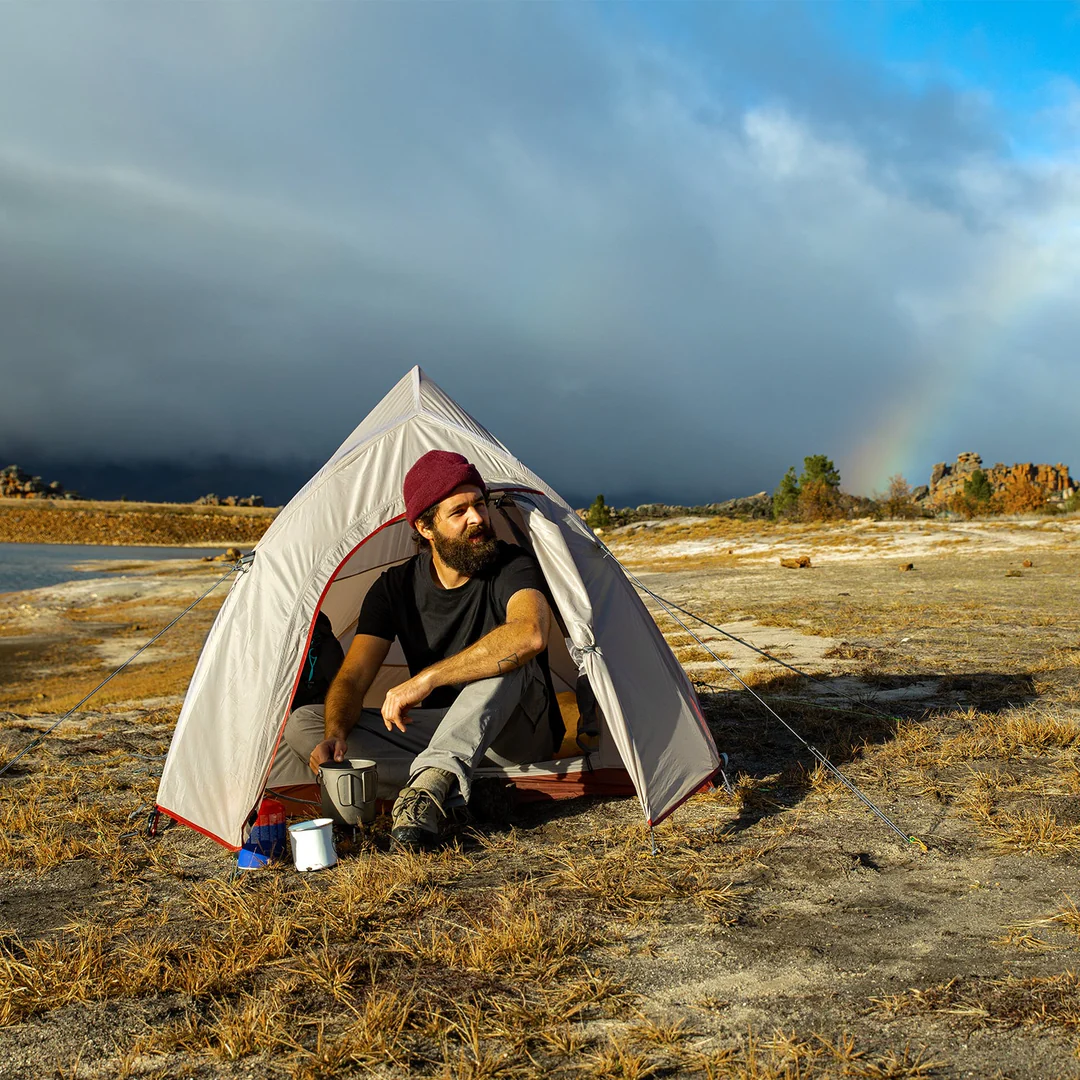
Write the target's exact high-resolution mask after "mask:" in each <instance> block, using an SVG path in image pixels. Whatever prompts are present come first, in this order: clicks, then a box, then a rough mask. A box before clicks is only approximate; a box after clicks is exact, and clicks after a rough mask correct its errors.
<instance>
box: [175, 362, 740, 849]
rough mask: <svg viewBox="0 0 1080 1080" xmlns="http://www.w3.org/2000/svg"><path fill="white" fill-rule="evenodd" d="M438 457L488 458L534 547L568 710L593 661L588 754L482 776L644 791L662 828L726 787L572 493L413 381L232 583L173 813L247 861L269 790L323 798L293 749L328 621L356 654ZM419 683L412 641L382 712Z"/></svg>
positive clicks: (393, 395)
mask: <svg viewBox="0 0 1080 1080" xmlns="http://www.w3.org/2000/svg"><path fill="white" fill-rule="evenodd" d="M432 449H444V450H455V451H458V452H459V453H462V454H464V455H465V456H466V457H467V458H468V459H469V460H470V461H472V462H473V463H475V465H476V466H477V468H478V469H479V470H480V473H481V475H482V476H483V477H484V480H485V482H486V483H487V485H488V489H489V491H490V492H491V495H492V498H493V500H494V504H495V509H494V511H493V513H492V524H493V525H494V526H495V528H496V532H497V533H498V534H499V536H500V538H502V539H504V540H508V541H510V542H512V543H519V544H522V545H524V546H527V547H529V548H531V549H532V552H533V554H534V555H535V557H536V559H537V561H538V563H539V565H540V568H541V570H542V571H543V573H544V576H545V578H546V580H547V583H548V586H549V589H550V592H551V597H552V599H553V601H554V608H555V613H556V617H557V621H558V623H559V628H560V630H561V631H562V633H561V634H560V633H556V632H554V630H553V633H552V635H551V641H550V645H549V656H550V663H551V669H552V676H553V679H554V681H555V686H556V690H557V691H558V692H559V697H560V701H563V700H564V699H565V698H566V697H567V695H572V692H573V690H574V687H575V684H576V681H577V676H578V672H579V666H578V664H579V663H580V664H581V665H582V667H583V668H584V671H585V673H586V674H587V675H588V678H589V683H590V684H591V687H592V690H593V692H594V694H595V697H596V701H597V705H598V714H599V718H600V725H599V735H598V739H596V740H593V742H594V743H595V745H593V746H590V747H589V748H588V749H586V750H580V751H578V752H574V753H572V754H570V756H567V757H561V758H559V759H557V760H553V761H547V762H537V763H535V764H534V765H530V766H526V767H521V768H517V769H497V768H492V769H484V770H482V771H481V775H484V774H488V775H491V774H498V775H502V776H505V777H506V778H507V779H508V780H510V781H512V782H513V783H514V784H515V785H517V786H518V787H521V788H523V789H531V790H533V791H537V792H543V793H545V794H547V795H550V796H552V797H559V796H561V795H573V794H579V793H581V792H588V791H605V790H606V791H612V790H625V791H630V790H633V791H636V793H637V796H638V798H639V799H640V801H641V806H642V809H643V811H644V814H645V819H646V821H647V822H648V823H649V824H650V825H655V824H656V823H657V822H659V821H660V820H661V819H663V818H664V817H666V816H667V815H668V814H669V813H671V811H672V810H674V809H675V808H676V807H677V806H678V805H679V804H680V803H681V802H682V801H683V800H685V799H686V798H688V797H689V796H690V795H691V794H693V792H694V791H696V790H697V789H698V788H700V787H701V786H702V785H703V784H705V783H707V782H708V781H709V780H711V779H712V777H713V776H715V775H716V773H717V771H718V769H719V764H720V761H719V755H718V754H717V751H716V747H715V745H714V743H713V740H712V737H711V735H710V734H709V731H708V728H707V726H706V724H705V720H704V718H703V716H702V715H701V711H700V709H699V707H698V704H697V699H696V697H695V695H694V691H693V688H692V687H691V686H690V683H689V681H688V679H687V677H686V674H685V673H684V672H683V670H682V668H681V667H680V665H679V663H678V661H677V660H676V659H675V657H674V655H673V654H672V652H671V649H670V648H669V647H668V645H667V642H666V641H665V640H664V638H663V635H662V634H661V633H660V631H659V630H658V629H657V627H656V624H655V623H654V622H653V620H652V618H651V617H650V615H649V613H648V612H647V610H646V609H645V606H644V604H642V602H641V600H640V599H639V598H638V596H637V594H636V592H635V591H634V588H633V586H632V585H631V584H630V582H629V581H627V579H626V577H625V575H624V574H623V571H622V569H621V568H620V567H619V565H618V564H617V563H616V562H615V561H614V560H613V559H612V558H611V557H610V556H608V555H607V553H606V551H605V549H604V548H603V547H602V545H601V544H600V543H599V542H598V541H597V539H596V538H595V537H594V536H593V534H592V533H591V531H590V530H589V529H588V527H587V526H586V525H585V524H584V523H583V522H582V521H581V520H580V518H578V516H577V515H576V514H575V513H574V511H573V510H572V509H571V508H570V507H569V506H568V505H567V503H566V502H564V501H563V500H562V499H561V498H560V497H559V496H558V495H557V494H556V492H555V491H553V490H552V489H551V488H549V487H548V486H547V485H546V484H545V483H544V482H543V481H542V480H541V479H540V478H539V477H537V476H536V475H535V474H534V473H532V472H530V471H529V469H527V468H526V467H525V466H524V465H523V464H522V463H521V462H520V461H519V460H518V459H517V458H516V457H514V455H513V454H512V453H511V452H510V451H509V450H508V449H507V448H506V447H505V446H503V445H502V443H500V442H499V441H498V440H497V439H496V438H495V437H494V436H492V435H491V434H490V433H489V432H487V431H486V430H485V429H484V428H483V427H481V426H480V425H479V424H478V423H477V422H476V421H475V420H473V418H472V417H471V416H469V415H468V414H467V413H466V412H465V411H464V410H462V409H461V408H460V407H459V406H458V405H456V404H455V403H454V402H453V401H452V400H451V399H450V398H449V397H448V396H447V395H446V394H445V393H443V391H442V390H440V389H439V387H438V386H436V385H435V384H434V383H433V382H432V381H431V380H430V379H428V378H427V377H426V376H425V375H424V373H423V372H422V371H421V370H420V369H419V368H413V369H412V371H410V372H409V374H408V375H406V376H405V378H403V379H402V380H401V381H400V382H399V383H398V384H397V385H396V386H395V387H394V388H393V389H392V390H391V391H390V392H389V393H388V394H387V395H386V397H385V398H383V400H382V401H381V402H380V403H379V404H378V405H377V406H376V407H375V408H374V409H373V410H372V411H371V413H370V414H369V415H368V416H367V418H366V419H365V420H364V421H363V422H362V423H361V424H360V426H359V427H357V428H356V430H355V431H354V432H353V433H352V434H351V435H350V436H349V437H348V438H347V439H346V440H345V442H344V443H342V445H341V446H340V447H339V448H338V450H337V451H336V453H335V454H334V455H333V457H331V459H330V460H329V461H328V462H327V463H326V465H325V466H323V468H322V469H320V470H319V472H318V473H317V474H316V475H315V476H314V477H312V479H311V480H310V481H309V482H308V483H307V484H306V485H305V486H304V487H303V488H302V489H301V490H300V491H299V492H298V493H297V495H296V496H295V497H294V498H293V499H292V500H291V501H290V502H289V504H288V505H287V506H286V507H285V508H284V509H283V510H282V511H281V513H280V514H278V516H277V518H276V519H275V520H274V522H273V524H272V525H271V526H270V528H269V529H268V530H267V531H266V534H265V535H264V536H263V538H262V539H261V540H260V541H259V542H258V544H257V545H256V547H255V555H254V559H253V560H252V561H251V563H250V565H249V566H248V567H247V568H246V570H245V571H244V572H242V573H241V574H240V575H239V576H238V577H237V579H236V580H235V581H234V582H233V585H232V588H231V590H230V592H229V595H228V597H227V598H226V600H225V603H224V604H223V605H222V607H221V610H220V612H219V613H218V616H217V619H216V620H215V622H214V625H213V627H212V628H211V630H210V634H209V636H208V637H207V640H206V644H205V646H204V648H203V651H202V655H201V656H200V658H199V662H198V665H197V667H196V669H195V673H194V675H193V676H192V679H191V684H190V686H189V688H188V692H187V696H186V698H185V700H184V705H183V708H182V710H181V712H180V718H179V720H178V721H177V725H176V731H175V734H174V735H173V740H172V745H171V746H170V748H169V754H168V758H167V759H166V762H165V768H164V772H163V774H162V777H161V784H160V787H159V789H158V796H157V807H158V809H159V810H160V811H162V812H163V813H166V814H168V815H169V816H171V817H173V818H175V819H177V820H178V821H181V822H184V823H185V824H187V825H190V826H191V827H192V828H195V829H197V830H199V831H200V832H202V833H205V834H206V835H207V836H210V837H212V838H213V839H215V840H217V841H218V842H219V843H222V844H224V845H226V846H227V847H230V848H238V847H239V846H240V845H241V844H242V843H243V841H244V834H245V828H246V823H247V821H248V818H249V815H250V813H251V811H252V809H253V808H254V807H255V806H257V804H258V803H259V800H260V798H261V796H262V793H263V791H264V790H266V789H267V788H268V787H269V788H272V789H273V790H275V791H281V792H284V793H285V794H289V793H296V792H297V791H299V790H309V789H310V785H311V783H312V776H311V773H310V772H309V771H308V770H307V768H306V766H302V765H299V764H298V763H297V762H296V761H295V756H294V755H292V754H291V752H289V751H288V750H287V749H285V750H284V752H283V753H282V754H280V755H279V754H278V749H279V747H281V745H282V744H281V735H282V731H283V730H284V727H285V721H286V720H287V718H288V712H289V705H290V702H291V701H292V697H293V693H294V691H295V688H296V685H297V683H298V680H299V678H300V674H301V670H302V668H303V663H304V658H305V656H306V654H307V650H308V646H309V643H310V640H311V635H312V632H313V629H314V625H315V619H316V616H317V614H318V613H319V612H320V611H322V612H324V613H325V614H326V615H327V616H328V617H329V619H330V621H331V623H332V625H333V630H334V634H335V636H336V637H337V638H338V640H339V641H340V642H341V644H342V645H343V647H344V648H345V649H348V647H349V643H350V641H351V640H352V635H353V633H354V630H355V624H356V619H357V616H358V614H359V612H360V605H361V603H362V602H363V599H364V596H365V594H366V593H367V590H368V588H369V586H370V585H371V583H372V582H373V581H374V580H375V579H376V578H377V577H378V575H379V574H381V573H382V571H383V570H384V569H385V568H386V567H387V566H389V565H393V564H394V563H397V562H401V561H403V560H404V559H407V558H408V557H409V556H410V555H412V554H413V551H414V550H415V549H414V548H413V545H412V538H411V534H412V530H411V529H410V527H409V525H408V523H407V522H406V521H405V515H404V503H403V500H402V494H401V488H402V481H403V479H404V476H405V473H406V472H407V470H408V469H409V467H410V466H411V465H412V463H413V462H414V461H415V460H416V459H417V458H418V457H420V455H421V454H423V453H425V452H426V451H428V450H432ZM572 654H573V656H576V657H577V659H578V662H575V660H574V659H572ZM407 677H408V669H407V668H406V667H405V663H404V657H403V655H402V653H401V651H400V648H399V647H398V646H397V644H396V643H395V645H394V646H393V647H392V648H391V650H390V653H389V655H388V656H387V660H386V663H385V665H384V666H383V669H382V671H381V672H380V673H379V676H378V677H377V679H376V681H375V683H374V685H373V686H372V688H371V691H370V692H369V694H368V697H367V699H366V700H365V705H370V706H373V707H376V708H378V707H379V706H380V705H381V704H382V698H383V695H384V694H385V692H386V690H387V688H388V687H390V686H393V685H395V684H396V683H398V682H401V681H403V680H404V679H406V678H407ZM570 700H571V701H572V697H571V698H570Z"/></svg>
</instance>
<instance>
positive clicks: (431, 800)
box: [285, 450, 562, 850]
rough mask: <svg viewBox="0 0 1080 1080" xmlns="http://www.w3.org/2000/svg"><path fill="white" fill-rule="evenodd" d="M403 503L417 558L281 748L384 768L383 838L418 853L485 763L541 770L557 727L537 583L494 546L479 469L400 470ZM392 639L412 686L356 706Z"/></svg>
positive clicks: (454, 460)
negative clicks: (390, 801)
mask: <svg viewBox="0 0 1080 1080" xmlns="http://www.w3.org/2000/svg"><path fill="white" fill-rule="evenodd" d="M404 495H405V512H406V517H407V519H408V521H409V524H410V525H412V526H413V528H414V529H415V530H416V532H417V534H418V538H419V543H420V545H421V550H420V551H419V552H418V554H416V555H414V556H413V557H412V558H411V559H409V560H408V561H407V562H404V563H402V564H400V565H398V566H394V567H391V568H390V569H389V570H386V571H385V572H384V573H383V574H382V576H381V577H380V578H379V579H378V580H377V581H376V582H375V583H374V584H373V585H372V586H371V588H370V589H369V590H368V593H367V596H366V597H365V598H364V603H363V606H362V608H361V611H360V618H359V620H358V622H357V627H356V637H355V638H354V639H353V642H352V645H351V646H350V648H349V651H348V653H347V655H346V657H345V660H344V663H343V664H342V666H341V670H340V671H339V672H338V674H337V677H336V678H335V679H334V682H333V684H332V685H331V687H330V689H329V691H328V693H327V695H326V703H325V706H318V705H315V706H307V707H305V708H301V709H297V710H296V711H295V712H294V713H293V714H292V716H291V717H290V718H289V722H288V724H287V725H286V728H285V740H286V742H287V743H288V744H289V746H290V747H291V748H292V749H293V750H294V751H295V752H296V753H297V754H299V755H300V756H301V757H302V758H303V759H305V760H306V761H307V762H308V764H309V765H310V766H311V769H312V771H313V772H316V773H317V772H318V770H319V766H320V765H322V764H323V762H326V761H330V760H334V761H343V760H345V758H347V757H348V758H356V757H363V758H372V759H374V760H375V761H376V762H377V763H378V765H379V780H380V788H383V787H384V785H385V783H386V781H387V780H388V779H393V780H394V781H395V786H396V785H397V784H400V783H401V781H402V780H404V781H406V786H405V787H404V788H403V789H402V790H401V791H399V792H398V796H397V800H396V801H395V803H394V808H393V815H392V831H391V836H392V838H393V840H394V843H395V845H396V846H399V847H404V848H408V849H412V850H416V849H420V848H430V847H434V846H435V845H436V844H437V843H438V842H439V841H440V840H441V838H442V832H443V823H444V822H445V819H446V812H447V809H448V808H449V807H451V806H455V805H461V804H463V803H466V802H468V800H469V795H470V792H471V785H472V776H473V772H474V770H475V769H476V767H477V766H478V765H479V764H480V762H481V761H483V760H484V759H485V757H486V758H488V759H489V760H490V761H492V762H494V763H496V764H502V765H518V764H526V763H528V762H533V761H544V760H546V759H548V758H550V757H551V755H552V753H553V752H554V749H555V747H556V746H557V745H558V741H559V739H560V738H561V734H562V732H561V730H559V728H561V720H559V718H558V709H557V705H556V704H555V695H554V693H553V692H552V690H551V682H550V676H549V674H548V669H547V653H546V650H547V641H548V633H549V630H550V626H551V609H550V607H549V606H548V601H547V599H546V596H545V587H544V579H543V575H542V574H541V573H540V569H539V567H538V566H537V565H536V563H535V562H534V560H533V559H532V557H531V556H530V555H529V554H528V553H527V552H525V551H523V550H522V549H520V548H516V547H514V546H513V545H511V544H505V543H503V542H502V541H499V540H496V539H495V534H494V532H493V530H492V528H491V521H490V517H489V512H488V505H487V488H486V486H485V485H484V481H483V480H482V479H481V477H480V473H479V472H478V471H477V469H476V467H475V466H474V465H472V464H470V463H469V462H468V461H467V460H466V459H465V458H464V457H463V456H462V455H461V454H455V453H451V452H449V451H446V450H432V451H430V452H429V453H427V454H424V456H423V457H421V458H420V459H419V460H418V461H417V462H416V463H415V464H414V465H413V467H412V468H411V469H410V470H409V472H408V473H407V475H406V477H405V485H404ZM395 638H396V639H397V640H398V641H399V642H400V644H401V648H402V650H403V652H404V653H405V659H406V661H407V663H408V665H409V674H410V678H409V679H408V680H407V681H406V682H403V683H401V684H400V685H398V686H395V687H393V688H392V689H390V690H389V691H388V692H387V694H386V697H385V699H384V701H383V705H382V711H381V713H379V712H377V711H376V710H374V709H364V708H363V707H362V706H363V700H364V695H365V694H366V693H367V691H368V690H369V688H370V687H371V685H372V683H373V681H374V679H375V676H376V675H377V674H378V672H379V669H380V667H381V666H382V664H383V661H384V660H385V659H386V656H387V653H388V652H389V650H390V646H391V644H392V642H393V641H394V639H395ZM553 706H554V707H553Z"/></svg>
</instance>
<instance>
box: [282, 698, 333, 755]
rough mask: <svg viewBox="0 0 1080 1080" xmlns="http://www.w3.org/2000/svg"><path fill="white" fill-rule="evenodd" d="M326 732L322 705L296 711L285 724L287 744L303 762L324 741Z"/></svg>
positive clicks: (307, 706)
mask: <svg viewBox="0 0 1080 1080" xmlns="http://www.w3.org/2000/svg"><path fill="white" fill-rule="evenodd" d="M324 730H325V721H324V711H323V706H322V705H304V706H302V707H301V708H299V709H296V710H295V711H294V712H293V713H292V715H291V716H290V717H289V719H288V721H287V722H286V724H285V735H284V738H285V742H286V743H287V744H288V746H289V748H290V749H291V750H292V751H293V753H295V754H296V755H297V756H298V757H299V758H301V759H302V760H303V761H307V759H308V758H309V757H311V751H312V750H314V749H315V747H316V746H318V745H319V743H321V742H322V741H323V732H324Z"/></svg>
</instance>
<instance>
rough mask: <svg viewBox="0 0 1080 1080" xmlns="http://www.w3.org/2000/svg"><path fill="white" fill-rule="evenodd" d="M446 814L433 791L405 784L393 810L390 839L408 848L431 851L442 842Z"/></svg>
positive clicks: (401, 846) (395, 843)
mask: <svg viewBox="0 0 1080 1080" xmlns="http://www.w3.org/2000/svg"><path fill="white" fill-rule="evenodd" d="M445 818H446V811H445V810H444V809H443V807H442V804H441V803H440V802H439V801H438V799H436V798H435V796H434V795H432V794H431V792H430V791H424V790H423V788H418V787H407V788H402V789H401V791H399V792H398V797H397V800H396V801H395V802H394V809H393V810H392V811H391V817H390V821H391V829H390V839H391V840H393V842H394V846H395V847H400V848H405V849H406V850H407V851H430V850H431V849H432V848H434V847H438V845H439V844H440V843H441V842H442V838H443V821H444V820H445Z"/></svg>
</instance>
